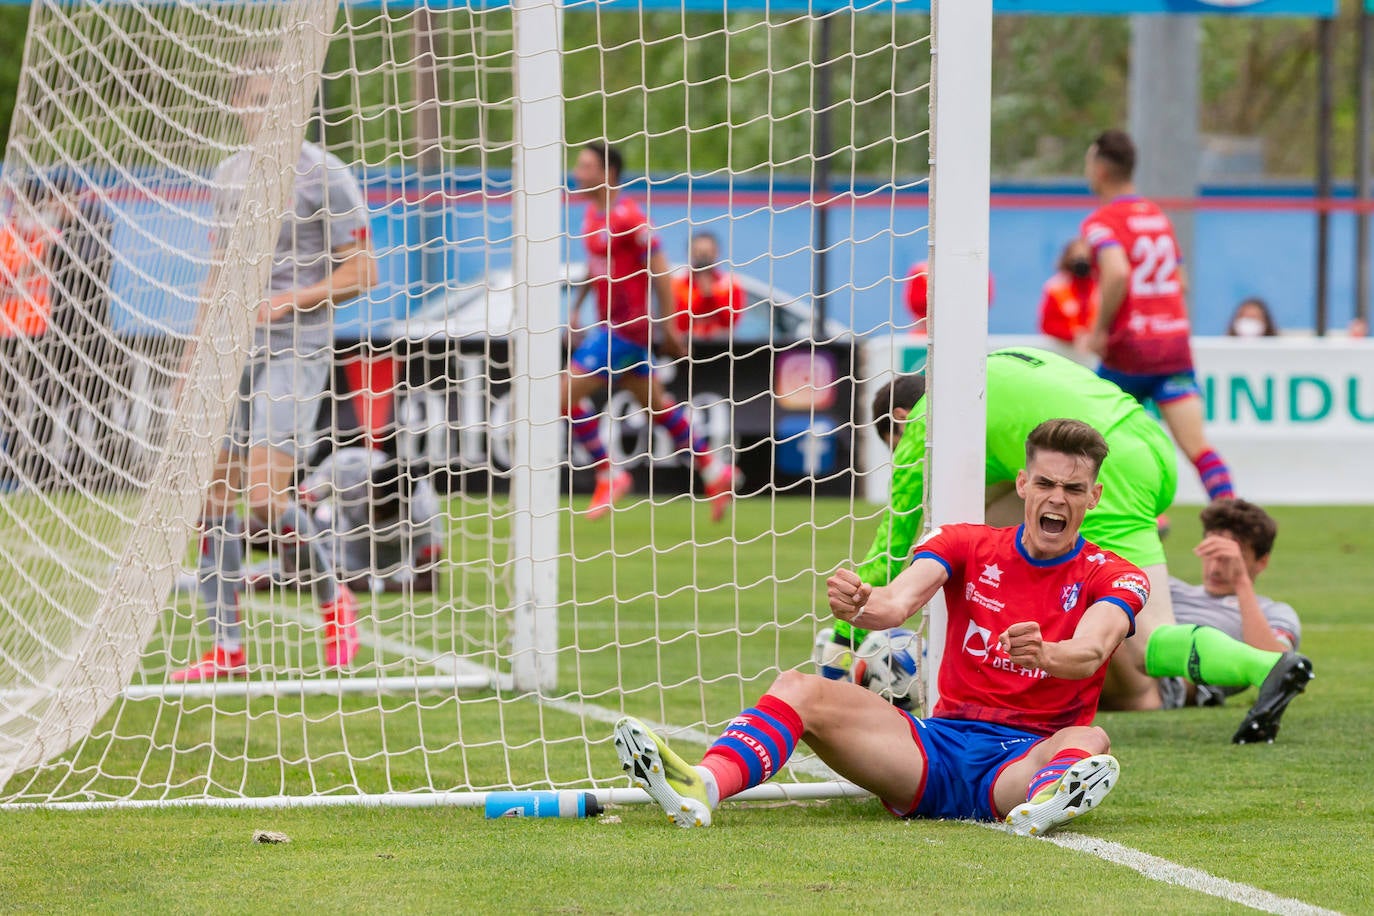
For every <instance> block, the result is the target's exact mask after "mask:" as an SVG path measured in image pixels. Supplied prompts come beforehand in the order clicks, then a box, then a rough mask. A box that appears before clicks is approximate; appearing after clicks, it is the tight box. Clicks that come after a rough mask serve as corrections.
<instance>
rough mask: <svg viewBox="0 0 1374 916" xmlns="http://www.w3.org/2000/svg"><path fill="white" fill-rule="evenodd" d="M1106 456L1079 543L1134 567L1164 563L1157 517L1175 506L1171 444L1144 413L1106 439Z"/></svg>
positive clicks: (1175, 478)
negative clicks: (1097, 492) (1082, 540)
mask: <svg viewBox="0 0 1374 916" xmlns="http://www.w3.org/2000/svg"><path fill="white" fill-rule="evenodd" d="M1107 447H1108V449H1109V450H1110V451H1109V453H1108V455H1107V460H1106V462H1105V463H1104V464H1103V465H1102V472H1101V473H1100V474H1099V475H1098V478H1097V479H1098V481H1099V482H1100V483H1101V484H1102V501H1101V502H1099V503H1098V504H1097V508H1095V509H1093V510H1092V511H1091V512H1089V513H1088V515H1087V518H1085V519H1084V520H1083V537H1085V538H1087V539H1088V540H1089V541H1091V542H1092V543H1094V544H1096V545H1097V546H1099V547H1105V548H1106V549H1108V550H1110V551H1112V552H1113V553H1115V554H1118V555H1120V556H1122V557H1124V558H1125V559H1127V560H1130V561H1131V562H1132V563H1134V564H1135V565H1136V566H1140V567H1145V566H1157V565H1160V564H1162V563H1163V562H1164V545H1163V543H1161V542H1160V540H1159V522H1158V519H1159V516H1160V515H1162V514H1163V513H1164V512H1166V511H1167V510H1168V508H1169V506H1171V505H1173V502H1174V491H1175V489H1176V488H1177V487H1178V464H1177V460H1176V458H1175V456H1174V444H1173V442H1171V441H1170V440H1169V436H1168V435H1167V434H1166V433H1165V432H1164V430H1163V429H1161V428H1160V426H1159V423H1157V422H1156V421H1155V420H1153V419H1152V418H1151V417H1149V416H1148V415H1146V414H1145V413H1144V412H1141V413H1138V414H1135V415H1133V416H1131V417H1130V418H1128V419H1126V420H1125V421H1124V422H1122V423H1120V424H1118V425H1117V426H1116V427H1115V428H1113V429H1112V430H1111V431H1110V432H1109V433H1107Z"/></svg>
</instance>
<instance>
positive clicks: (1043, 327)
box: [1040, 270, 1099, 343]
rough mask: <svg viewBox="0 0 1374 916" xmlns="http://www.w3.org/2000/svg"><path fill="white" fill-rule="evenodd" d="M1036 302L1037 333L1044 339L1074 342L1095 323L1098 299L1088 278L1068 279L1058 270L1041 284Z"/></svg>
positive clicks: (1095, 284)
mask: <svg viewBox="0 0 1374 916" xmlns="http://www.w3.org/2000/svg"><path fill="white" fill-rule="evenodd" d="M1043 293H1044V295H1043V298H1041V300H1040V332H1041V333H1042V334H1044V335H1045V336H1047V337H1053V338H1055V339H1057V340H1063V341H1066V342H1068V343H1073V342H1074V337H1075V336H1076V335H1077V334H1080V333H1082V332H1083V331H1091V330H1092V327H1093V322H1094V321H1096V320H1097V305H1098V301H1099V296H1098V292H1097V281H1096V280H1094V279H1093V278H1092V277H1084V278H1082V279H1079V278H1076V277H1072V276H1070V275H1069V274H1066V273H1064V272H1063V271H1062V270H1061V271H1059V272H1057V273H1056V274H1055V275H1054V276H1053V277H1050V278H1049V279H1048V280H1046V281H1045V287H1044V290H1043Z"/></svg>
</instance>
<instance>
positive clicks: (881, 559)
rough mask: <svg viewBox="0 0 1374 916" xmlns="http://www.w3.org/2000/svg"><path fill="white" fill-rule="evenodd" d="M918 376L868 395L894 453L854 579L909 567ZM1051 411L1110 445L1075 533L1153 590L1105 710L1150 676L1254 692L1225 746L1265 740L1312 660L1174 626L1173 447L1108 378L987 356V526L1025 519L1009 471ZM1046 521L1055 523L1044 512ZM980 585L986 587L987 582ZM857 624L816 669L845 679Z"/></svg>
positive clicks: (920, 466)
mask: <svg viewBox="0 0 1374 916" xmlns="http://www.w3.org/2000/svg"><path fill="white" fill-rule="evenodd" d="M925 408H926V404H925V379H924V377H922V376H919V375H914V376H904V377H898V378H897V379H896V380H894V381H893V382H892V383H891V384H890V385H887V386H884V388H883V389H881V390H880V391H878V392H877V395H876V396H875V398H874V404H873V416H874V427H875V430H876V432H877V433H878V434H879V435H880V436H882V437H883V438H884V439H885V440H886V441H887V442H888V444H889V445H891V446H892V448H893V473H892V490H891V496H890V502H891V504H890V506H889V509H888V511H887V514H886V515H885V517H884V518H883V520H882V523H881V525H880V527H879V529H878V533H877V535H876V536H875V538H874V541H873V546H872V547H871V548H870V549H869V552H868V556H867V557H866V558H865V559H864V560H863V562H862V563H860V564H859V566H858V568H857V572H858V575H859V577H860V578H861V579H862V580H863V581H864V582H865V583H867V584H869V585H874V586H878V585H886V584H887V583H888V582H889V581H891V580H892V579H893V578H894V577H895V576H896V575H897V573H899V572H900V571H901V570H902V569H904V568H905V567H906V564H907V562H908V560H909V558H910V556H911V550H912V547H913V546H914V544H915V542H916V540H917V538H918V536H919V535H920V533H921V528H922V517H921V510H922V502H923V494H924V488H923V478H924V473H925V468H924V464H925V444H926V419H925ZM1053 417H1073V418H1075V419H1079V420H1083V421H1084V422H1086V423H1088V424H1090V425H1092V426H1094V427H1096V428H1097V430H1098V431H1099V432H1101V433H1102V434H1103V436H1104V437H1105V438H1106V440H1107V445H1108V448H1109V449H1110V451H1109V453H1108V455H1107V459H1106V461H1105V462H1104V463H1103V465H1102V470H1101V473H1100V474H1099V477H1098V480H1099V482H1101V483H1102V485H1103V487H1102V500H1101V502H1100V503H1099V504H1098V506H1097V508H1095V509H1093V510H1092V511H1090V512H1089V513H1088V514H1087V517H1086V518H1085V520H1084V522H1083V529H1082V534H1083V537H1084V538H1085V539H1087V540H1088V541H1090V542H1092V543H1094V544H1097V545H1098V546H1100V547H1104V548H1106V549H1107V550H1111V551H1113V552H1115V553H1117V554H1119V555H1120V556H1122V557H1124V558H1125V559H1127V560H1129V561H1131V562H1132V563H1134V564H1135V565H1137V566H1139V567H1140V568H1141V569H1142V570H1144V571H1145V573H1146V574H1147V575H1148V576H1149V578H1150V584H1151V589H1150V596H1149V601H1148V602H1147V603H1146V605H1145V607H1144V609H1143V610H1142V611H1141V612H1140V614H1139V616H1138V617H1137V619H1136V635H1135V637H1134V638H1132V639H1128V640H1126V641H1125V642H1124V643H1123V644H1122V645H1121V648H1120V649H1118V650H1117V652H1116V654H1115V656H1113V658H1112V661H1111V666H1110V668H1109V669H1108V673H1107V681H1106V684H1105V685H1104V687H1103V691H1102V700H1101V707H1102V708H1103V709H1120V710H1137V709H1160V708H1162V707H1163V700H1162V696H1161V693H1160V689H1159V682H1158V680H1157V679H1158V678H1164V677H1186V678H1188V679H1189V680H1191V681H1193V682H1194V683H1202V684H1210V685H1215V686H1225V687H1241V688H1244V687H1251V686H1253V687H1256V688H1258V689H1259V697H1258V699H1257V700H1256V702H1255V704H1254V706H1253V707H1252V708H1251V709H1250V711H1249V713H1247V715H1246V717H1245V720H1244V722H1242V724H1241V727H1240V729H1239V730H1238V731H1237V732H1236V734H1235V737H1234V738H1233V740H1234V741H1236V742H1237V743H1250V742H1255V741H1270V740H1273V737H1274V735H1275V733H1276V732H1277V731H1278V725H1279V718H1280V716H1282V714H1283V711H1284V709H1285V708H1286V707H1287V705H1288V702H1289V701H1290V700H1291V699H1292V698H1293V697H1294V696H1296V695H1297V694H1298V693H1301V692H1302V690H1303V688H1304V687H1306V685H1307V682H1308V680H1310V679H1311V677H1312V665H1311V662H1310V661H1309V660H1308V659H1307V658H1305V657H1304V656H1301V655H1298V654H1297V653H1294V652H1284V653H1280V652H1266V651H1263V650H1260V649H1255V648H1253V647H1251V646H1248V645H1246V644H1245V643H1243V642H1240V641H1238V640H1235V639H1232V638H1230V637H1229V636H1227V635H1226V634H1224V633H1222V632H1221V631H1220V630H1217V629H1215V628H1212V627H1194V626H1191V625H1189V626H1184V625H1179V624H1177V623H1175V621H1174V612H1173V605H1172V603H1171V602H1170V599H1169V576H1168V569H1167V567H1166V565H1165V559H1164V545H1163V544H1162V543H1161V542H1160V539H1159V531H1158V527H1157V522H1156V519H1157V518H1158V517H1159V515H1160V514H1161V513H1163V512H1164V511H1165V510H1166V509H1168V508H1169V506H1170V504H1171V503H1172V502H1173V498H1174V489H1175V486H1176V484H1177V471H1176V467H1175V457H1174V446H1173V443H1172V442H1170V440H1169V437H1168V435H1167V434H1166V433H1165V432H1164V431H1163V430H1162V429H1161V428H1160V427H1159V424H1158V423H1156V422H1155V420H1154V419H1153V418H1151V417H1150V416H1149V415H1148V414H1147V413H1146V412H1145V411H1144V409H1142V408H1141V406H1140V404H1139V403H1138V402H1137V401H1136V400H1135V399H1134V398H1132V397H1131V396H1130V395H1128V394H1126V393H1124V392H1123V391H1122V390H1121V389H1120V388H1118V387H1117V386H1116V385H1115V384H1113V383H1112V382H1109V381H1106V380H1104V379H1101V378H1099V377H1098V376H1097V375H1096V374H1094V373H1093V372H1092V371H1090V370H1088V369H1086V368H1084V367H1083V366H1080V365H1078V364H1077V363H1075V362H1072V361H1071V360H1068V359H1066V358H1064V357H1062V356H1058V355H1056V354H1053V353H1050V352H1047V351H1043V350H1037V349H1033V348H1029V347H1015V348H1008V349H1002V350H996V351H994V352H992V353H991V354H989V355H988V387H987V473H986V478H985V480H986V483H987V497H986V498H987V523H988V524H990V525H1004V524H1012V523H1014V521H1015V520H1017V519H1020V518H1021V517H1022V513H1023V511H1024V510H1023V508H1022V504H1021V501H1020V499H1019V498H1018V497H1017V496H1016V492H1015V489H1014V481H1015V479H1016V472H1017V471H1018V470H1020V469H1021V468H1022V467H1024V466H1025V441H1026V436H1027V435H1028V434H1029V433H1030V431H1031V430H1032V429H1034V428H1035V427H1036V426H1037V425H1038V424H1040V423H1041V422H1043V421H1045V420H1047V419H1050V418H1053ZM1046 522H1047V523H1048V524H1053V523H1054V520H1053V519H1047V520H1046ZM987 581H988V582H989V587H991V588H993V589H994V590H995V588H996V585H995V582H996V577H995V576H993V577H990V578H989V579H988V580H987ZM864 635H865V633H864V631H862V630H858V629H855V628H853V627H851V626H850V625H849V624H848V623H845V622H843V621H838V622H836V623H835V625H834V629H833V630H831V631H826V632H822V634H821V635H820V637H819V638H818V639H817V644H816V658H815V660H816V664H817V667H818V669H819V670H820V673H821V674H823V675H825V676H827V677H832V678H838V677H843V676H844V675H845V674H846V673H847V670H848V668H849V666H850V663H851V661H852V657H853V648H854V647H855V646H857V645H858V644H859V642H860V641H861V640H862V639H863V637H864Z"/></svg>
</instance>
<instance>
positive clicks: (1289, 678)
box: [1231, 652, 1316, 744]
mask: <svg viewBox="0 0 1374 916" xmlns="http://www.w3.org/2000/svg"><path fill="white" fill-rule="evenodd" d="M1315 676H1316V675H1314V674H1313V673H1312V661H1311V660H1310V659H1309V658H1308V657H1307V656H1305V655H1299V654H1298V653H1296V652H1285V653H1283V657H1282V658H1280V659H1279V660H1278V662H1277V663H1276V664H1275V665H1274V667H1273V669H1272V670H1270V672H1269V676H1268V677H1266V678H1265V679H1264V683H1263V684H1261V685H1260V690H1259V698H1258V699H1256V700H1255V705H1254V706H1251V707H1250V711H1249V712H1248V713H1246V714H1245V719H1244V720H1243V721H1242V722H1241V723H1240V728H1239V729H1237V730H1236V734H1235V735H1234V736H1233V737H1232V738H1231V742H1232V743H1233V744H1259V743H1265V742H1272V741H1273V740H1274V738H1275V736H1277V735H1278V733H1279V720H1280V719H1281V718H1283V711H1284V710H1285V709H1287V708H1288V704H1289V703H1290V702H1292V700H1293V698H1294V697H1295V696H1297V695H1298V694H1300V693H1302V692H1303V691H1304V690H1306V689H1307V682H1308V681H1310V680H1312V678H1313V677H1315Z"/></svg>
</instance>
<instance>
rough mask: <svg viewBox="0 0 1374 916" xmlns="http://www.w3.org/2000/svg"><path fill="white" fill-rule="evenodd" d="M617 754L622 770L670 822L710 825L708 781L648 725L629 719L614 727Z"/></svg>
mask: <svg viewBox="0 0 1374 916" xmlns="http://www.w3.org/2000/svg"><path fill="white" fill-rule="evenodd" d="M615 751H616V753H617V754H619V755H620V766H621V768H622V769H623V770H625V772H627V773H629V774H630V778H631V779H632V780H633V781H634V783H635V785H637V786H639V787H640V788H641V789H643V790H644V791H646V792H648V793H649V797H650V798H652V799H653V800H654V801H656V802H658V805H659V807H660V808H662V809H663V810H664V811H665V812H666V813H667V815H668V819H669V820H671V821H672V822H673V823H675V824H677V825H678V826H679V827H709V826H711V804H710V801H709V800H708V798H707V794H706V782H705V780H703V779H702V778H701V774H700V773H698V772H697V770H696V767H693V766H691V765H690V764H688V763H687V761H685V760H683V759H682V758H681V757H679V756H678V755H677V754H675V753H673V750H672V749H671V748H670V747H668V745H666V744H664V743H663V740H662V739H661V738H659V737H658V735H655V734H654V733H653V731H651V730H650V729H649V726H647V725H645V724H644V723H643V722H641V721H639V720H638V719H632V718H630V717H629V716H626V717H625V718H623V719H621V720H620V721H619V722H617V723H616V724H615Z"/></svg>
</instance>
